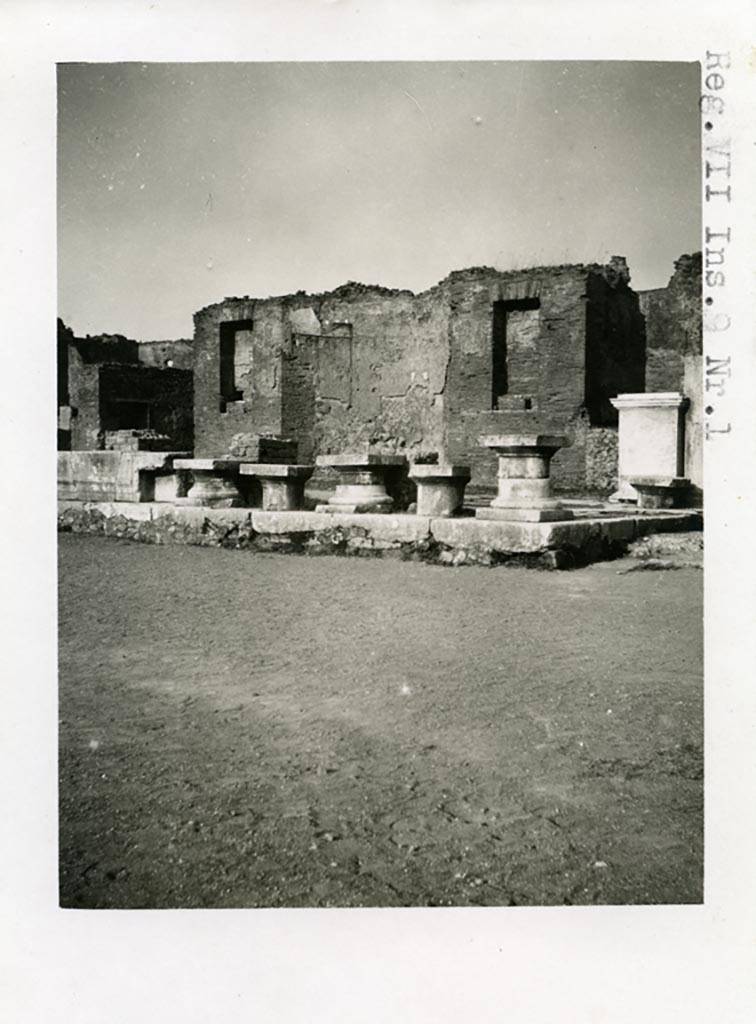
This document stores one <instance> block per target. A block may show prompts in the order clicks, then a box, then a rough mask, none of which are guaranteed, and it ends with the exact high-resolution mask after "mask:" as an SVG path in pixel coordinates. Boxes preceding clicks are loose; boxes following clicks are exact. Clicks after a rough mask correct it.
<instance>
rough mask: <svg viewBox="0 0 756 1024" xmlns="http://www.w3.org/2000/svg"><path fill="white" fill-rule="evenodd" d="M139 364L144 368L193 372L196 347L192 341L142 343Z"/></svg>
mask: <svg viewBox="0 0 756 1024" xmlns="http://www.w3.org/2000/svg"><path fill="white" fill-rule="evenodd" d="M138 355H139V362H140V363H142V364H143V365H144V366H156V367H161V368H163V367H165V368H168V369H174V370H191V369H193V368H194V367H193V364H194V346H193V344H192V342H191V341H187V340H186V339H184V338H179V339H178V340H176V341H140V342H139V349H138Z"/></svg>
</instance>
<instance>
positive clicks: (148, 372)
mask: <svg viewBox="0 0 756 1024" xmlns="http://www.w3.org/2000/svg"><path fill="white" fill-rule="evenodd" d="M98 369H99V373H100V384H99V413H100V430H101V431H102V432H105V431H111V430H124V429H134V428H136V429H140V428H143V429H148V430H153V431H155V432H156V433H157V434H162V435H165V436H167V437H168V438H170V442H171V447H172V448H173V450H174V451H191V448H192V439H193V432H194V431H193V395H192V374H191V372H190V371H189V370H175V369H158V368H156V367H148V366H139V365H137V366H129V365H126V364H118V363H106V364H103V365H102V366H100V367H98Z"/></svg>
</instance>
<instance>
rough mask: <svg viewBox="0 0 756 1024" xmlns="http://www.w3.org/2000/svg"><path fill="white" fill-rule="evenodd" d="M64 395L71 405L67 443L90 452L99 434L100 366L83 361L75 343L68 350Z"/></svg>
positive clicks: (78, 449) (76, 449)
mask: <svg viewBox="0 0 756 1024" xmlns="http://www.w3.org/2000/svg"><path fill="white" fill-rule="evenodd" d="M68 398H69V404H70V407H71V419H70V423H71V435H70V446H71V448H72V449H73V450H74V451H94V450H96V449H97V448H98V447H99V433H100V429H101V428H100V367H99V366H98V364H97V363H85V362H84V361H83V360H82V358H81V356H80V355H79V353H78V350H77V349H76V347H75V346H73V345H72V346H70V348H69V351H68Z"/></svg>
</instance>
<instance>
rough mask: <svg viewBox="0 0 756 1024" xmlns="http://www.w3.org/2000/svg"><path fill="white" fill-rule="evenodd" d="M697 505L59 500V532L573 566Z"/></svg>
mask: <svg viewBox="0 0 756 1024" xmlns="http://www.w3.org/2000/svg"><path fill="white" fill-rule="evenodd" d="M702 522H703V521H702V516H701V513H700V512H698V511H697V510H693V511H666V510H660V511H658V512H643V511H637V512H634V513H633V514H625V513H624V512H618V511H617V510H616V507H615V510H614V511H613V512H610V511H604V510H601V511H599V510H596V509H594V508H590V509H585V510H582V511H581V510H579V509H576V511H575V518H574V519H573V520H571V521H567V522H564V521H562V522H556V523H549V522H538V523H518V522H504V521H485V520H481V519H473V518H461V519H452V518H448V517H444V516H439V517H434V516H420V515H405V514H402V515H398V514H392V513H389V514H386V513H381V514H374V515H371V514H365V513H361V514H355V515H349V514H343V513H337V512H328V513H322V512H317V511H316V512H269V511H264V510H262V509H251V508H220V509H217V508H206V507H205V508H203V507H192V506H185V505H167V504H162V503H158V502H149V503H148V502H142V503H136V502H81V501H62V502H60V503H59V509H58V523H59V528H60V529H61V530H64V531H71V532H74V533H89V534H100V535H105V536H113V537H121V538H129V539H132V540H137V541H143V542H146V543H153V544H196V545H200V546H211V547H226V548H239V549H251V550H260V551H292V552H300V553H307V554H356V555H384V556H388V555H392V554H393V555H395V556H398V557H402V558H408V559H417V560H421V561H426V562H432V563H435V564H440V565H466V564H467V565H499V564H507V563H509V564H514V565H527V566H538V567H545V568H560V569H561V568H571V567H574V566H578V565H586V564H588V563H589V562H595V561H601V560H603V559H607V558H612V557H616V556H618V555H621V554H622V553H624V551H625V550H626V549H627V546H628V545H629V544H630V543H632V542H633V541H635V540H638V539H640V538H641V537H645V536H647V535H650V534H654V533H663V532H670V533H673V532H678V531H690V530H700V529H701V528H702Z"/></svg>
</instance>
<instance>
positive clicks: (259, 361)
mask: <svg viewBox="0 0 756 1024" xmlns="http://www.w3.org/2000/svg"><path fill="white" fill-rule="evenodd" d="M229 322H235V323H237V324H243V327H241V328H240V329H239V330H238V331H236V332H235V340H234V343H233V346H232V347H233V361H234V373H233V384H229V383H228V382H227V383H226V385H225V387H226V390H227V392H228V394H229V395H232V391H233V392H234V394H233V400H231V401H224V399H223V395H222V393H221V391H222V385H221V370H222V365H221V364H222V361H223V356H222V350H223V340H222V334H223V330H224V328H223V324H224V323H229ZM195 324H196V334H195V395H196V399H195V423H196V451H197V453H199V454H207V455H218V454H222V453H223V452H224V451H226V450H227V447H228V444H229V442H230V440H231V438H232V437H233V436H234V434H237V433H241V432H246V433H261V434H265V433H271V434H280V435H282V436H291V437H296V438H297V440H298V442H299V455H298V457H299V459H300V460H304V461H310V460H311V459H312V458H314V456H315V455H316V454H319V453H323V452H329V451H343V450H346V449H348V448H349V447H351V446H354V445H355V444H362V443H371V444H375V445H377V446H379V447H381V448H384V449H385V450H404V451H408V452H410V453H411V452H413V451H419V450H420V449H421V448H424V447H425V446H428V445H432V446H435V447H436V448H437V447H439V446H441V445H442V444H443V429H444V427H443V399H442V393H443V389H444V384H445V372H446V361H447V357H446V333H447V331H446V321H445V311H444V309H443V307H439V305H438V304H437V303H436V302H435V301H433V298H432V297H429V295H428V294H427V293H425V294H424V295H422V296H414V295H413V294H412V293H411V292H401V291H393V290H389V289H383V288H377V287H370V286H365V285H357V284H348V285H344V286H342V287H341V288H338V289H336V290H335V291H333V292H330V293H328V294H326V295H306V294H304V293H298V294H296V295H291V296H284V297H282V298H274V299H261V300H226V301H224V302H223V303H218V304H217V305H216V306H211V307H208V308H207V309H205V310H202V311H200V313H198V314H197V316H196V318H195ZM230 352H231V347H229V349H227V351H226V359H227V360H230V358H231V355H230Z"/></svg>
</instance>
